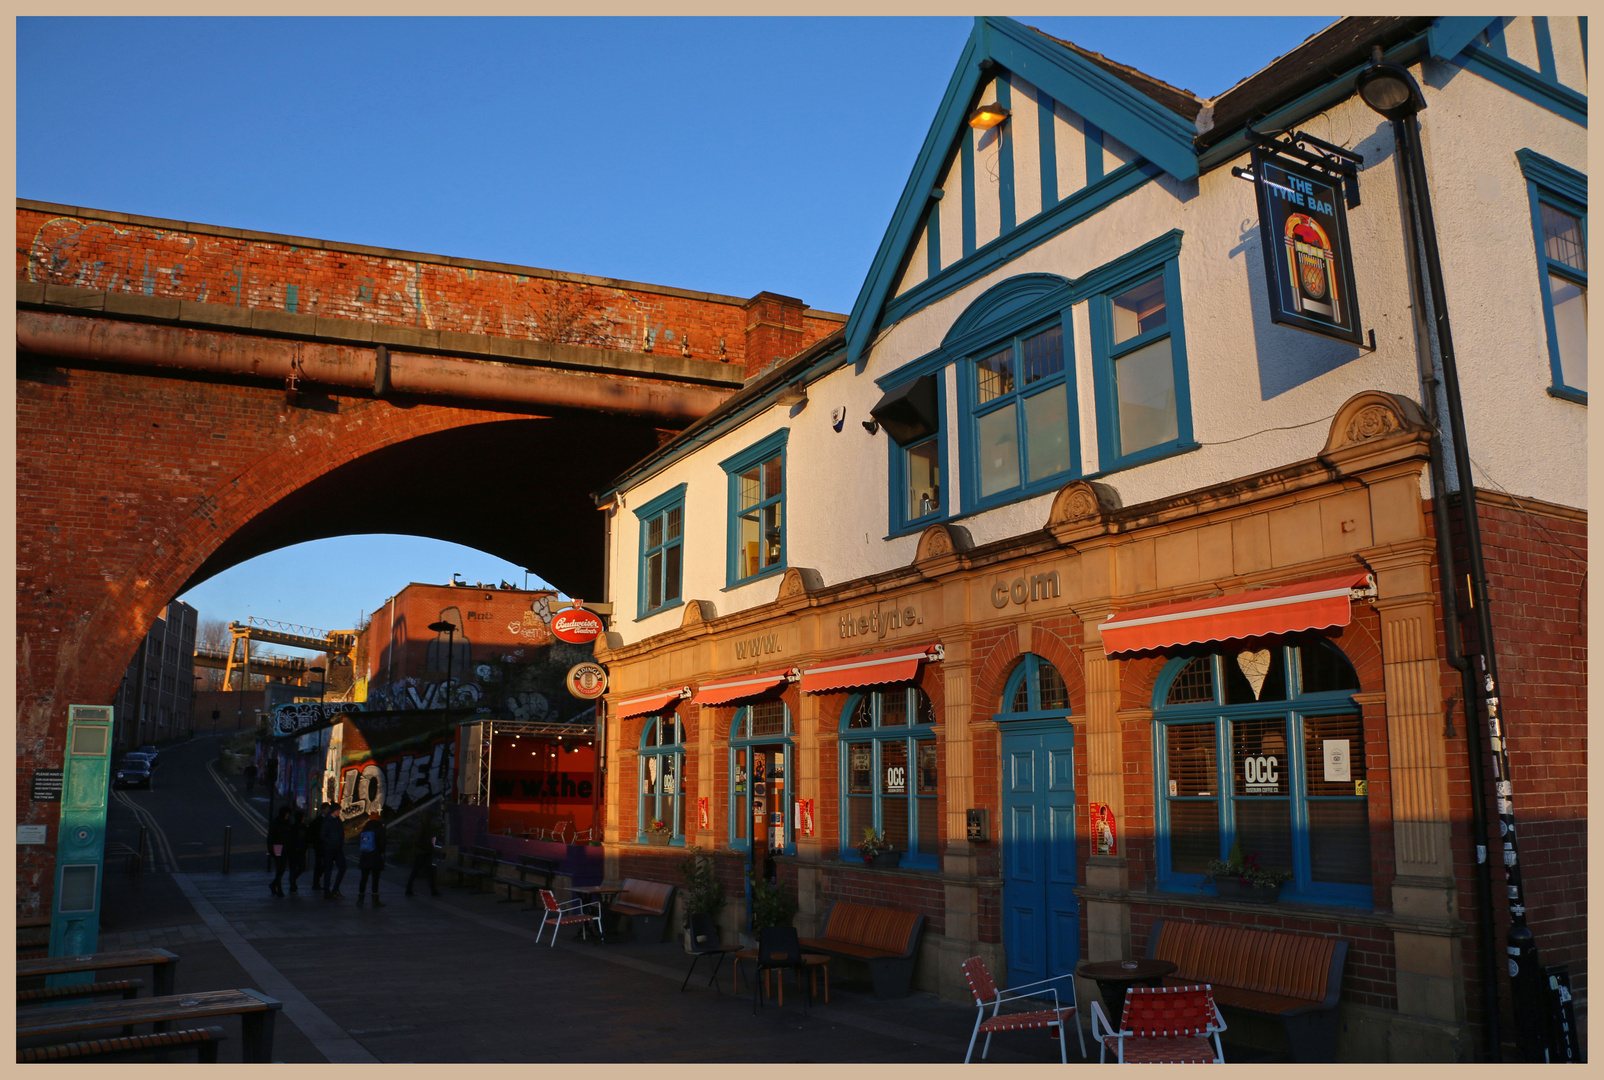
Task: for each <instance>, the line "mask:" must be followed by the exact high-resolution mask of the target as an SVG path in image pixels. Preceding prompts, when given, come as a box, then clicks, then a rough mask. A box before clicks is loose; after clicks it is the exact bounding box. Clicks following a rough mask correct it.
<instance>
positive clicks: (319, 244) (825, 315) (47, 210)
mask: <svg viewBox="0 0 1604 1080" xmlns="http://www.w3.org/2000/svg"><path fill="white" fill-rule="evenodd" d="M17 209H19V210H33V211H36V212H38V213H41V214H55V215H59V216H62V217H79V218H89V219H91V220H94V221H105V222H111V223H115V224H118V225H138V226H141V227H144V228H150V229H165V230H169V231H172V232H188V233H196V234H199V235H203V236H222V237H228V238H231V239H235V240H252V241H259V242H262V243H268V244H284V245H293V246H295V247H304V248H318V249H321V250H324V251H342V252H349V253H351V254H353V255H368V256H372V257H373V258H379V259H400V260H404V261H406V262H425V263H430V264H433V265H437V266H453V267H459V268H461V269H464V270H484V271H489V272H492V273H504V274H520V275H522V276H524V277H534V278H545V279H547V280H549V281H568V282H574V283H576V284H581V285H597V286H602V287H606V288H610V289H627V290H633V291H637V292H644V293H655V294H657V295H660V296H675V297H682V298H684V299H687V300H702V301H706V302H707V303H712V304H731V305H734V306H735V307H744V306H745V305H747V304H749V303H751V302H752V298H751V297H745V296H728V295H726V294H724V293H710V292H699V291H697V290H695V289H679V288H675V287H674V286H672V285H652V284H650V283H647V282H641V281H625V280H624V279H622V278H609V277H596V276H594V275H592V274H573V273H567V272H565V271H562V270H547V269H543V268H541V267H538V266H522V265H519V264H518V263H502V262H487V261H485V260H483V259H461V258H456V257H454V256H450V255H432V254H429V253H427V252H418V251H403V250H401V249H399V248H381V247H371V246H369V245H367V244H351V243H341V242H339V241H335V240H318V239H316V238H314V237H309V236H289V235H287V234H284V233H268V232H256V231H254V230H252V229H232V228H229V227H228V226H226V225H206V224H203V223H200V222H193V221H175V220H172V219H170V218H156V217H145V216H144V215H142V214H123V213H119V212H117V211H115V210H96V209H93V208H91V207H87V206H67V205H64V204H62V203H52V202H39V201H37V200H35V199H18V200H17ZM18 285H19V287H20V286H21V285H22V282H18ZM805 314H806V315H807V317H808V318H810V319H824V320H827V321H830V322H839V323H845V322H846V321H847V316H845V315H842V314H840V313H838V312H834V311H821V310H819V309H818V308H811V307H810V308H807V309H805Z"/></svg>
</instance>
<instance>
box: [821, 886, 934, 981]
mask: <svg viewBox="0 0 1604 1080" xmlns="http://www.w3.org/2000/svg"><path fill="white" fill-rule="evenodd" d="M924 923H925V917H924V916H923V915H919V914H916V913H914V912H912V911H899V910H897V909H895V908H882V907H872V906H870V905H868V904H854V903H852V902H850V901H847V900H837V901H835V902H834V903H832V904H831V905H830V911H829V913H828V914H827V915H826V916H825V919H824V932H823V933H822V934H820V935H819V936H818V937H816V938H803V939H802V948H803V950H805V951H807V952H816V953H824V954H826V955H828V956H841V957H845V958H846V959H848V960H861V961H863V963H865V964H867V965H868V967H869V978H870V980H871V981H873V983H874V996H875V997H877V998H892V997H907V996H908V989H909V988H910V987H911V986H912V985H913V965H914V960H915V955H914V954H915V952H916V951H917V950H918V948H919V931H920V930H921V929H922V928H923V927H924Z"/></svg>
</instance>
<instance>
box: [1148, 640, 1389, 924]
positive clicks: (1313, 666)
mask: <svg viewBox="0 0 1604 1080" xmlns="http://www.w3.org/2000/svg"><path fill="white" fill-rule="evenodd" d="M1358 689H1359V680H1358V676H1357V675H1355V673H1354V670H1353V667H1352V666H1351V665H1350V664H1349V663H1348V660H1347V658H1346V657H1344V656H1343V655H1342V653H1341V652H1340V651H1338V650H1337V649H1336V648H1334V647H1333V646H1331V645H1330V643H1328V642H1325V641H1318V640H1316V641H1305V642H1302V643H1293V644H1279V645H1275V646H1272V647H1269V648H1266V649H1259V650H1251V649H1250V650H1243V651H1241V652H1225V653H1208V654H1204V655H1195V656H1191V657H1181V658H1177V659H1175V660H1172V661H1171V662H1170V663H1169V664H1168V665H1167V666H1166V667H1165V669H1164V671H1163V672H1162V673H1161V674H1160V676H1159V680H1158V685H1157V688H1156V693H1155V696H1154V701H1155V706H1156V707H1155V709H1154V715H1153V720H1154V727H1155V738H1154V755H1155V758H1156V761H1155V775H1156V776H1157V777H1158V800H1157V801H1158V814H1157V818H1158V828H1157V833H1158V836H1157V840H1158V843H1157V848H1158V852H1157V854H1158V880H1159V887H1160V888H1162V889H1165V890H1169V891H1192V890H1195V889H1196V888H1198V887H1199V885H1200V884H1202V881H1203V877H1204V875H1205V873H1206V872H1207V867H1208V863H1209V861H1210V860H1212V859H1224V858H1225V857H1226V855H1227V853H1228V852H1229V851H1230V848H1231V844H1232V842H1233V841H1240V842H1241V844H1242V851H1243V853H1244V854H1249V855H1250V854H1253V853H1255V852H1256V853H1257V854H1258V858H1259V862H1260V864H1261V865H1263V866H1266V867H1269V868H1272V869H1279V870H1289V871H1291V872H1292V874H1293V880H1292V881H1291V882H1289V883H1287V884H1286V885H1285V886H1283V887H1282V890H1281V899H1283V900H1289V901H1303V902H1305V903H1319V904H1342V905H1349V906H1355V907H1370V906H1371V904H1372V903H1373V898H1372V893H1371V878H1370V822H1369V800H1368V794H1367V787H1366V785H1367V780H1366V772H1365V764H1366V763H1365V746H1364V725H1363V722H1362V720H1361V717H1360V713H1359V708H1358V706H1357V705H1356V704H1354V701H1353V694H1354V693H1355V692H1357V691H1358ZM1205 888H1212V886H1205Z"/></svg>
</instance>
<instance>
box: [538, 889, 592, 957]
mask: <svg viewBox="0 0 1604 1080" xmlns="http://www.w3.org/2000/svg"><path fill="white" fill-rule="evenodd" d="M540 907H541V914H540V929H539V930H536V931H535V944H537V945H538V944H540V935H541V934H543V933H545V932H546V925H547V924H548V923H549V924H551V943H552V945H554V946H555V945H556V944H557V931H558V929H560V928H561V927H564V926H572V925H574V924H575V923H578V924H579V933H580V934H581V935H584V934H586V933H587V928H586V927H585V925H584V924H585V923H590V922H594V923H595V924H596V936H597V937H599V938H601V939H602V940H603V941H606V940H607V938H606V935H604V934H603V933H602V921H601V916H602V910H601V901H600V900H591V901H588V902H587V901H585V900H582V899H580V898H579V897H575V898H574V899H572V900H570V901H568V902H567V903H566V904H559V903H558V902H557V897H556V896H554V895H552V891H551V890H550V889H541V890H540Z"/></svg>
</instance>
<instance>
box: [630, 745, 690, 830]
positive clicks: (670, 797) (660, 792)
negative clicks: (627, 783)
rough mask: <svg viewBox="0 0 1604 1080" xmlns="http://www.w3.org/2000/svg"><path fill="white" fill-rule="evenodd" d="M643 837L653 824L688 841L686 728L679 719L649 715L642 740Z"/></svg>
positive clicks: (641, 800)
mask: <svg viewBox="0 0 1604 1080" xmlns="http://www.w3.org/2000/svg"><path fill="white" fill-rule="evenodd" d="M639 817H640V821H639V828H640V837H639V839H640V840H641V841H642V842H644V841H645V839H646V830H647V829H648V828H650V827H651V824H652V822H653V821H661V822H663V823H665V824H666V825H668V827H669V831H670V832H672V833H673V834H674V840H673V842H674V843H676V844H682V843H684V842H685V728H684V725H683V724H681V723H680V721H679V717H677V716H674V715H672V714H670V715H667V716H648V717H647V718H646V730H645V731H643V732H642V733H641V737H640V814H639Z"/></svg>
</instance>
